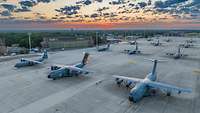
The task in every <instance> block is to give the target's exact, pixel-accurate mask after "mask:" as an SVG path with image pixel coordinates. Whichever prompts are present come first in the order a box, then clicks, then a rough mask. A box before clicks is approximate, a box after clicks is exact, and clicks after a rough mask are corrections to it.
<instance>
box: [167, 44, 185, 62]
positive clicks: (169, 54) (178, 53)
mask: <svg viewBox="0 0 200 113" xmlns="http://www.w3.org/2000/svg"><path fill="white" fill-rule="evenodd" d="M166 55H167V56H170V57H172V58H174V59H180V58H181V57H185V56H188V55H187V54H182V53H181V45H179V46H178V51H177V53H166Z"/></svg>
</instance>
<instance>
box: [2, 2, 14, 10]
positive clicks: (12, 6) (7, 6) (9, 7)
mask: <svg viewBox="0 0 200 113" xmlns="http://www.w3.org/2000/svg"><path fill="white" fill-rule="evenodd" d="M0 6H1V7H3V8H4V9H7V10H8V11H14V9H15V8H16V5H14V4H9V3H1V4H0Z"/></svg>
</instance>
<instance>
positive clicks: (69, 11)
mask: <svg viewBox="0 0 200 113" xmlns="http://www.w3.org/2000/svg"><path fill="white" fill-rule="evenodd" d="M78 10H80V6H78V5H75V6H65V7H64V8H60V9H55V11H57V12H60V13H62V14H66V15H74V14H77V13H78Z"/></svg>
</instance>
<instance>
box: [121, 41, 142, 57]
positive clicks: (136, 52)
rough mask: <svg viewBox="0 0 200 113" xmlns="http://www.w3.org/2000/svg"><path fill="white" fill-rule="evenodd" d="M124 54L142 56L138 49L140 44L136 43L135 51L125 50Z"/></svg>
mask: <svg viewBox="0 0 200 113" xmlns="http://www.w3.org/2000/svg"><path fill="white" fill-rule="evenodd" d="M124 52H126V53H128V54H129V55H132V54H140V53H141V51H140V50H139V49H138V43H137V42H136V45H135V49H134V50H130V49H125V50H124Z"/></svg>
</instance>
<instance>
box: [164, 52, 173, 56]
mask: <svg viewBox="0 0 200 113" xmlns="http://www.w3.org/2000/svg"><path fill="white" fill-rule="evenodd" d="M174 54H175V53H166V55H169V56H173V55H174Z"/></svg>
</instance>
